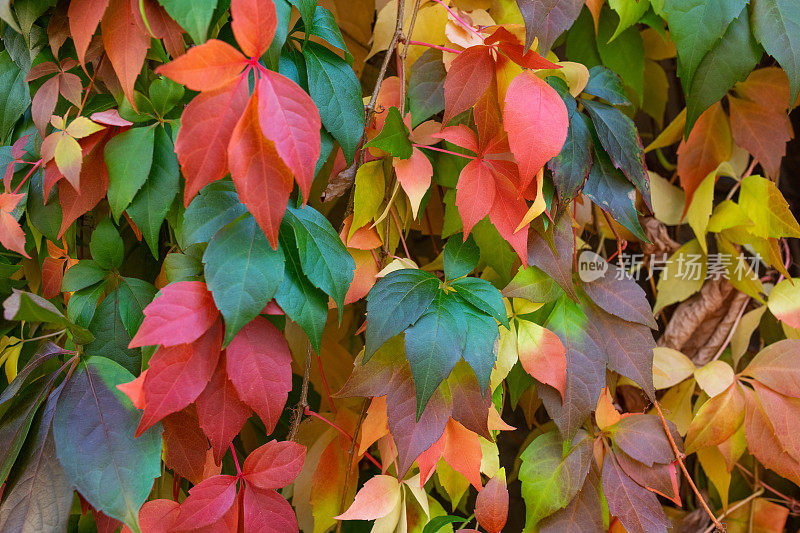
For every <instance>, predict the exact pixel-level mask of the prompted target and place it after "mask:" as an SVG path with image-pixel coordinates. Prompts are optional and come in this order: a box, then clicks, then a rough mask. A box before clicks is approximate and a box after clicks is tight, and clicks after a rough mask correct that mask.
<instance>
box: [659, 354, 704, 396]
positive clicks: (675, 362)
mask: <svg viewBox="0 0 800 533" xmlns="http://www.w3.org/2000/svg"><path fill="white" fill-rule="evenodd" d="M694 370H695V367H694V363H692V361H691V360H690V359H689V358H688V357H686V356H685V355H683V353H681V352H679V351H678V350H674V349H672V348H667V347H665V346H657V347H656V348H653V385H655V388H656V389H668V388H669V387H672V386H673V385H677V384H678V383H680V382H681V381H683V380H684V379H686V378H688V377H689V376H691V375H692V374H693V373H694Z"/></svg>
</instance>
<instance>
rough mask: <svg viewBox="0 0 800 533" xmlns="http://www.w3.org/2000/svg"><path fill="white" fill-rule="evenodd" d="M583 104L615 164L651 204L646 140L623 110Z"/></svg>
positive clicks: (587, 101)
mask: <svg viewBox="0 0 800 533" xmlns="http://www.w3.org/2000/svg"><path fill="white" fill-rule="evenodd" d="M583 105H584V107H585V108H586V110H587V111H588V112H589V116H590V117H592V123H593V124H594V127H595V130H596V132H597V138H598V139H599V140H600V144H601V145H602V146H603V148H604V149H605V151H606V153H607V154H608V157H609V158H610V160H611V162H613V164H614V166H615V167H617V168H618V169H620V170H621V171H622V173H623V174H624V175H625V177H626V178H628V180H629V181H630V182H631V183H633V184H634V185H635V186H636V188H637V189H639V192H640V193H642V196H643V197H644V201H645V203H646V204H647V205H650V178H649V177H648V176H647V170H646V168H645V164H644V148H643V147H642V141H641V140H640V139H639V133H638V131H637V130H636V125H635V124H634V123H633V120H631V119H630V117H628V116H627V115H625V114H624V113H622V111H620V110H619V109H617V108H615V107H611V106H609V105H606V104H603V103H600V102H594V101H589V100H584V101H583ZM597 152H598V146H597V145H596V144H595V153H597ZM595 161H597V159H596V158H595ZM595 164H596V163H595Z"/></svg>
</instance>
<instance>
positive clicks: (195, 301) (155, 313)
mask: <svg viewBox="0 0 800 533" xmlns="http://www.w3.org/2000/svg"><path fill="white" fill-rule="evenodd" d="M218 316H219V311H218V310H217V308H216V307H215V306H214V299H213V298H212V296H211V293H210V292H209V291H208V289H207V288H206V284H205V283H203V282H202V281H179V282H177V283H171V284H170V285H167V286H166V287H164V288H163V289H161V294H160V295H159V296H157V297H156V299H155V300H153V301H152V302H150V304H149V305H148V306H147V307H145V309H144V321H142V325H141V326H139V330H138V331H137V332H136V335H135V336H134V337H133V339H132V340H131V343H130V345H129V346H128V347H129V348H138V347H139V346H155V345H157V344H160V345H162V346H175V345H178V344H186V343H189V342H193V341H195V340H197V339H198V338H199V337H200V336H201V335H202V334H203V333H205V332H206V331H208V329H209V328H210V327H211V326H212V324H214V321H215V320H216V319H217V317H218ZM212 371H213V368H212Z"/></svg>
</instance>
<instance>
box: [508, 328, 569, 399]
mask: <svg viewBox="0 0 800 533" xmlns="http://www.w3.org/2000/svg"><path fill="white" fill-rule="evenodd" d="M517 351H518V353H519V362H520V363H521V364H522V368H524V369H525V371H526V372H527V373H528V374H530V375H531V376H533V377H535V378H536V379H537V380H539V381H541V382H542V383H546V384H548V385H550V386H551V387H553V388H555V389H556V390H558V392H560V393H561V399H562V400H563V399H564V392H565V390H566V388H567V356H566V354H567V350H566V348H564V345H563V344H562V343H561V340H560V339H559V338H558V336H557V335H556V334H555V333H553V332H552V331H550V330H549V329H546V328H543V327H542V326H540V325H539V324H536V323H534V322H528V321H527V320H520V321H519V324H518V327H517Z"/></svg>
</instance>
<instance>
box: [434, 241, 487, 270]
mask: <svg viewBox="0 0 800 533" xmlns="http://www.w3.org/2000/svg"><path fill="white" fill-rule="evenodd" d="M442 253H443V254H444V259H443V261H444V274H445V276H446V277H447V279H448V280H453V279H456V278H460V277H462V276H466V275H467V274H469V273H470V272H472V271H473V270H475V267H476V266H478V260H479V259H480V257H481V251H480V249H479V248H478V245H477V244H475V239H473V238H472V236H471V235H470V236H467V238H466V239H464V236H463V234H461V233H457V234H456V235H453V236H452V237H450V238H449V239H448V240H447V244H445V245H444V251H443V252H442Z"/></svg>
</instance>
